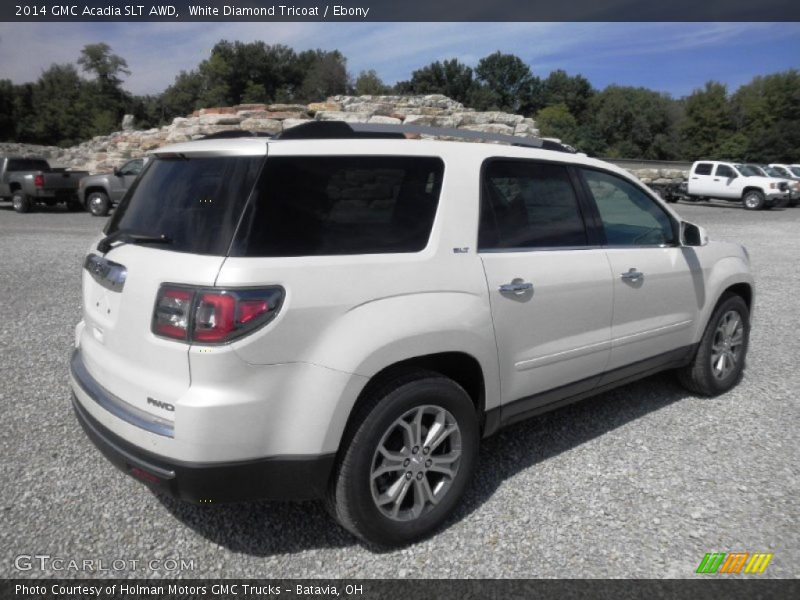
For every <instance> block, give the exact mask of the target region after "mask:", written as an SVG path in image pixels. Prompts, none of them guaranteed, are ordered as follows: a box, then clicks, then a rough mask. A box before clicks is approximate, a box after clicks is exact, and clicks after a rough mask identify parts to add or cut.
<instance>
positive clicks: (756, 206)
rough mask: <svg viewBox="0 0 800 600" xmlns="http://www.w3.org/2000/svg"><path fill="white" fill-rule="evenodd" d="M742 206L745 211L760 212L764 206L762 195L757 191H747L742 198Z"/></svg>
mask: <svg viewBox="0 0 800 600" xmlns="http://www.w3.org/2000/svg"><path fill="white" fill-rule="evenodd" d="M742 204H743V205H744V207H745V209H746V210H761V209H762V208H764V205H765V204H766V200H765V199H764V194H762V193H761V192H759V191H758V190H749V191H747V192H745V194H744V196H742Z"/></svg>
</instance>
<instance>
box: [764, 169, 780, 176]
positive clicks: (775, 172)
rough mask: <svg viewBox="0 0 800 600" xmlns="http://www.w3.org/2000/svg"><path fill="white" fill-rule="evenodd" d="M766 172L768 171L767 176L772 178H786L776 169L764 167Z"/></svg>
mask: <svg viewBox="0 0 800 600" xmlns="http://www.w3.org/2000/svg"><path fill="white" fill-rule="evenodd" d="M764 171H766V173H767V175H769V176H770V177H784V175H783V173H781V172H780V171H778V169H776V168H775V167H764Z"/></svg>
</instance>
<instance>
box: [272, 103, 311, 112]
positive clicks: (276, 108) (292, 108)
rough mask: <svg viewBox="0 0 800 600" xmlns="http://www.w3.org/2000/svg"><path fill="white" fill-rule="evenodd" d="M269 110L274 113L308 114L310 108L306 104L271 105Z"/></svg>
mask: <svg viewBox="0 0 800 600" xmlns="http://www.w3.org/2000/svg"><path fill="white" fill-rule="evenodd" d="M267 110H270V111H272V112H302V113H304V112H306V111H307V110H308V106H306V105H305V104H270V105H269V106H267Z"/></svg>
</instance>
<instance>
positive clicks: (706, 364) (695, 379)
mask: <svg viewBox="0 0 800 600" xmlns="http://www.w3.org/2000/svg"><path fill="white" fill-rule="evenodd" d="M749 340H750V311H749V310H748V308H747V304H746V303H745V301H744V300H743V299H742V297H741V296H737V295H735V294H728V295H726V296H723V298H722V299H721V301H720V303H719V305H718V306H717V308H716V309H715V310H714V312H713V314H712V315H711V318H710V319H709V320H708V325H706V330H705V333H703V337H702V339H701V340H700V345H699V346H698V348H697V354H695V357H694V359H693V360H692V362H691V363H689V364H688V365H687V366H685V367H683V368H681V369H679V370H678V379H679V380H680V382H681V383H682V384H683V386H684V387H685V388H687V389H688V390H690V391H692V392H695V393H697V394H701V395H703V396H716V395H718V394H722V393H723V392H727V391H728V390H729V389H731V388H732V387H733V386H734V385H736V384H737V383H738V382H739V379H740V378H741V376H742V371H743V370H744V361H745V356H746V354H747V345H748V342H749Z"/></svg>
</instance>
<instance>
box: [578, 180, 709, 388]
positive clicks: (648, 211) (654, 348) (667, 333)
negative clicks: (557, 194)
mask: <svg viewBox="0 0 800 600" xmlns="http://www.w3.org/2000/svg"><path fill="white" fill-rule="evenodd" d="M580 172H581V176H582V178H583V181H584V184H585V186H586V189H587V190H588V192H589V193H590V195H591V197H592V199H593V200H594V203H595V205H596V210H597V212H598V216H599V220H600V222H601V223H602V227H603V232H604V235H605V238H606V239H605V245H606V253H607V255H608V260H609V263H610V265H611V272H612V277H613V281H614V317H613V323H612V326H611V338H612V339H611V357H610V360H609V364H608V370H609V371H613V370H614V369H618V368H620V367H623V366H626V365H630V364H633V363H637V362H639V361H642V360H644V359H647V358H651V357H655V356H659V355H662V354H665V353H667V352H670V351H672V350H676V349H678V348H684V347H688V346H689V345H690V344H691V343H692V335H693V331H694V323H695V320H696V319H697V318H698V315H699V311H700V308H701V306H702V303H703V299H704V290H703V274H702V271H701V268H700V263H699V261H698V259H697V258H696V256H695V254H694V249H693V248H684V247H680V246H679V245H678V232H677V227H676V224H675V223H674V222H673V220H672V218H671V217H670V216H669V215H668V214H667V212H666V211H665V210H664V209H663V208H662V207H661V206H660V205H659V204H658V203H657V202H656V201H655V200H654V199H653V198H651V197H650V196H649V195H648V194H647V193H645V191H644V190H642V189H641V188H640V187H638V186H636V185H634V184H633V183H632V182H630V181H628V180H627V179H625V178H623V177H621V176H619V175H616V174H613V173H609V172H606V171H601V170H595V169H589V168H582V169H580ZM610 377H612V378H613V374H611V375H610Z"/></svg>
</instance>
